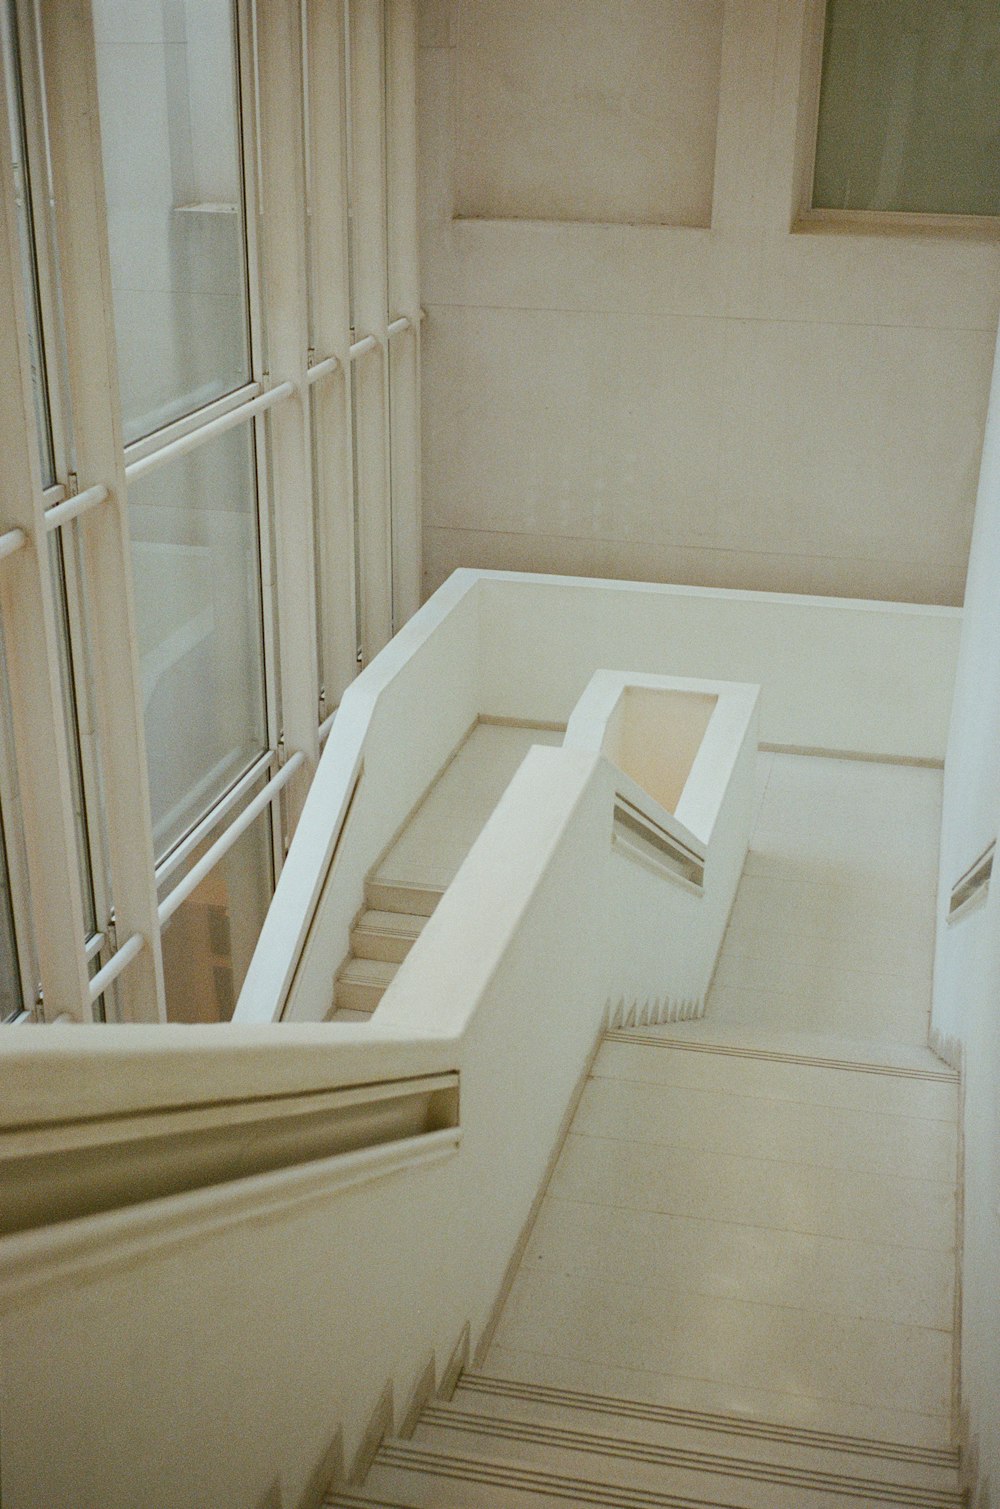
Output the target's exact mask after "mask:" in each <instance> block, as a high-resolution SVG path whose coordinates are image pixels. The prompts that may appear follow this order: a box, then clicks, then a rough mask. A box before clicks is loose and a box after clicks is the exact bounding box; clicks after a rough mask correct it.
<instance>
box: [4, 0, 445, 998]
mask: <svg viewBox="0 0 1000 1509" xmlns="http://www.w3.org/2000/svg"><path fill="white" fill-rule="evenodd" d="M0 7H2V9H0V16H2V19H3V33H2V41H3V59H4V82H5V90H4V95H5V101H6V113H7V127H8V140H9V144H10V145H9V151H8V152H7V154H6V157H7V161H6V165H5V174H4V178H3V182H2V185H0V189H2V193H3V198H4V205H5V211H6V213H7V214H8V217H16V224H17V226H18V230H19V237H20V240H19V257H18V263H19V265H18V267H17V268H16V270H15V269H13V267H12V266H9V265H7V263H4V264H3V267H2V268H0V271H3V272H4V275H5V276H6V278H7V281H6V283H4V284H3V285H2V288H0V292H3V290H6V292H5V293H4V294H3V296H4V297H5V298H6V297H8V296H9V297H10V298H11V299H12V300H13V304H15V305H17V306H18V307H17V309H16V320H14V311H13V306H12V325H11V329H12V331H13V335H12V336H11V339H12V341H13V345H12V346H11V350H14V349H15V348H16V351H17V353H18V356H17V360H16V361H14V362H13V363H7V364H6V366H7V372H6V379H5V380H7V381H8V382H9V383H10V384H11V385H12V386H11V390H10V391H11V393H12V394H14V396H15V397H16V396H17V394H18V393H21V396H22V398H23V399H24V402H22V409H23V410H24V411H25V418H24V424H23V433H21V434H20V435H19V436H18V437H17V438H18V439H19V441H23V446H22V449H21V450H20V451H18V452H17V456H18V464H19V465H20V466H21V471H20V472H17V473H15V471H14V470H11V472H10V475H11V477H12V478H14V479H15V480H14V481H13V482H12V484H11V487H10V489H8V495H9V496H12V497H13V496H17V497H18V498H20V499H22V500H23V499H24V495H25V492H27V493H28V494H29V495H30V494H31V493H32V492H33V493H34V497H33V498H32V497H30V496H29V498H28V501H27V502H26V503H24V506H23V507H22V509H21V512H20V513H19V514H17V515H16V517H15V516H14V515H13V514H12V516H11V518H10V519H9V520H7V521H5V520H4V519H3V518H2V517H0V604H2V617H3V628H4V630H5V632H6V633H7V636H8V641H9V642H14V643H16V644H17V646H18V655H17V657H16V661H17V664H16V666H15V667H13V669H12V675H11V689H10V709H11V720H12V727H13V735H12V736H11V737H8V738H6V739H5V738H4V725H3V690H4V688H3V682H2V679H0V809H2V819H3V832H4V835H5V836H6V839H7V842H6V845H5V847H4V848H0V1019H9V1018H11V1017H14V1016H16V1015H19V1014H22V1015H24V1014H26V1015H34V1016H35V1017H36V1018H40V1017H44V1018H46V1019H49V1020H53V1019H56V1018H70V1019H81V1018H82V1019H92V1018H94V1019H109V1020H114V1019H146V1020H150V1019H161V1020H162V1019H165V1018H167V1019H173V1020H177V1021H184V1022H203V1021H219V1020H226V1019H227V1018H228V1017H229V1016H231V1015H232V1012H233V1009H234V1005H235V1002H236V1000H237V998H238V994H239V990H240V986H241V983H242V979H243V976H244V974H245V972H246V969H247V966H248V964H249V960H250V956H251V954H252V951H253V947H254V944H255V942H256V937H257V934H258V932H259V929H260V926H261V923H262V920H263V916H264V913H265V911H266V908H267V905H268V902H269V899H270V896H271V894H272V891H273V887H274V884H275V882H276V878H277V876H278V874H279V872H280V868H281V863H282V859H283V856H284V852H285V849H286V847H287V844H288V841H289V838H290V835H291V832H292V830H293V828H294V826H295V823H296V821H297V819H298V815H299V812H300V811H301V807H302V802H303V800H304V797H305V794H306V790H307V788H308V782H309V778H310V775H311V771H312V769H313V768H314V766H315V762H316V759H317V758H318V755H319V748H320V740H321V734H322V733H323V732H325V731H326V730H327V729H328V728H329V724H330V718H331V715H332V713H333V712H334V710H335V708H336V705H337V702H338V701H339V697H340V695H341V693H342V691H343V689H344V687H345V686H346V685H347V683H348V682H349V680H350V678H351V676H352V675H353V674H355V673H356V670H357V666H358V646H359V644H360V645H361V646H362V649H363V655H362V659H367V658H370V656H371V655H372V654H374V653H375V652H376V651H377V650H378V649H379V648H380V646H381V645H382V644H383V643H384V642H385V640H386V639H387V638H388V637H389V635H390V634H391V632H392V630H393V627H398V626H399V624H400V623H401V622H402V621H403V618H404V617H405V616H407V615H408V613H409V612H411V611H412V610H413V608H414V607H415V606H416V602H415V600H413V598H412V594H411V597H410V598H408V599H407V601H406V602H405V603H401V602H400V601H395V602H394V600H393V581H394V577H393V554H394V549H395V531H396V520H397V518H399V519H403V518H404V517H405V516H406V515H407V514H408V513H409V514H412V515H413V518H412V519H410V520H408V522H407V527H408V529H409V531H410V537H411V538H413V537H417V536H418V531H419V513H418V501H419V499H418V488H417V454H416V449H415V439H414V435H413V432H412V428H410V429H407V430H406V431H405V433H403V432H401V433H400V435H399V437H397V435H396V421H395V419H394V418H393V416H392V413H391V412H390V403H389V392H390V375H391V378H392V382H393V389H394V404H393V409H394V410H395V394H396V391H397V390H398V393H399V407H400V412H401V413H404V414H405V413H410V412H415V404H416V391H415V384H416V381H417V373H418V370H419V367H418V363H417V362H416V360H415V357H416V349H417V343H418V340H419V310H418V307H417V293H416V286H415V280H414V279H411V280H410V283H409V284H408V285H407V296H406V300H405V303H406V307H405V309H402V308H390V304H389V292H390V290H389V286H388V276H387V272H386V269H387V268H388V267H390V266H391V265H392V261H393V256H394V255H396V256H397V259H398V256H399V249H398V248H397V249H396V251H395V253H394V250H393V247H392V245H391V243H392V240H393V238H394V237H396V238H399V237H404V236H407V237H408V236H411V235H412V236H413V238H414V241H415V229H414V225H413V217H412V216H411V214H410V212H409V209H408V208H406V209H401V210H400V211H399V212H398V214H396V216H395V217H393V215H392V214H391V213H390V212H389V208H388V207H387V204H386V193H387V183H388V184H389V187H388V192H389V194H390V197H391V196H392V193H393V192H394V191H393V189H392V185H391V175H392V173H393V172H394V173H395V175H396V179H397V180H398V182H399V184H400V185H401V187H399V188H398V189H397V190H396V192H397V195H402V196H403V197H404V198H407V199H408V196H409V195H410V194H411V192H412V190H413V185H414V183H415V121H413V120H412V119H411V114H410V113H408V112H407V111H405V110H404V111H403V112H402V113H401V114H399V118H398V120H397V119H396V118H395V117H394V116H393V105H392V95H391V91H388V88H387V69H389V70H390V71H391V69H392V68H393V67H394V66H397V61H398V60H395V54H396V53H397V52H398V53H399V54H400V57H401V58H402V66H403V67H404V68H405V67H411V66H413V57H412V56H411V53H413V51H414V48H415V37H411V38H410V39H409V42H408V43H407V45H406V46H404V47H401V46H400V40H399V39H400V37H403V36H405V35H406V34H407V32H408V31H412V30H413V28H414V27H415V7H414V6H413V5H412V4H411V3H410V0H266V3H264V0H179V3H178V0H149V3H144V4H143V5H141V6H140V5H135V6H122V5H121V4H120V3H117V0H91V5H90V14H89V17H88V16H87V13H86V11H85V10H81V8H80V7H72V8H67V7H65V6H61V5H60V3H59V0H0ZM394 38H395V39H396V40H395V41H394V40H393V39H394ZM411 92H412V80H410V81H409V83H408V84H407V85H406V87H405V88H402V90H401V97H402V98H403V99H407V100H408V99H409V98H410V95H411ZM387 115H388V117H389V119H388V120H387ZM349 120H350V124H351V130H352V133H353V135H352V137H351V139H350V140H349V137H348V122H349ZM95 122H96V123H97V125H98V127H99V129H98V130H94V129H93V127H94V123H95ZM393 133H395V142H396V147H395V158H394V159H387V157H386V141H387V139H392V137H393ZM387 172H388V173H389V179H387ZM349 176H351V177H352V191H351V195H350V198H351V203H352V207H353V208H355V209H356V213H355V216H354V220H353V235H354V240H355V243H356V246H357V253H358V255H357V258H356V261H357V264H358V266H364V267H365V268H375V269H377V270H378V274H377V279H376V281H375V282H372V280H371V279H370V278H368V279H367V281H366V278H365V277H362V278H361V284H362V285H363V289H362V295H361V297H360V299H359V300H358V301H356V303H357V311H356V317H355V319H354V321H353V324H354V328H353V329H352V320H351V293H350V257H349V255H348V245H349V240H350V237H349V230H348V225H349V214H348V199H349V194H348V179H349ZM38 185H41V186H42V187H41V188H40V189H39V188H38V187H37V186H38ZM33 189H34V190H35V192H34V193H33ZM355 201H356V205H355ZM11 223H14V220H13V218H12V220H11ZM359 236H360V241H359V240H358V237H359ZM9 261H10V259H9V256H8V258H7V262H8V263H9ZM403 261H404V263H405V265H407V266H410V267H412V268H415V244H414V245H413V246H411V247H408V248H407V249H406V250H405V253H404V256H403ZM15 271H16V278H15ZM15 282H16V284H17V287H16V289H15ZM401 315H405V318H400V316H401ZM362 326H363V327H364V328H362ZM22 332H23V339H22V334H21V333H22ZM404 332H408V340H409V342H410V345H409V346H408V348H407V350H408V351H412V353H413V357H414V359H413V360H412V361H411V360H410V359H409V357H407V359H406V360H405V361H403V363H402V365H401V366H400V364H399V362H398V361H397V353H396V352H394V353H393V355H392V358H390V344H391V343H392V342H398V341H399V339H400V337H401V336H402V335H403V334H404ZM15 337H16V339H15ZM18 342H21V344H18ZM402 349H403V348H402V347H401V346H400V347H398V351H399V352H401V351H402ZM390 359H391V360H392V367H391V372H390ZM397 366H398V367H399V373H398V375H397ZM26 377H27V378H28V379H29V381H28V382H27V383H25V378H26ZM18 384H23V393H22V390H21V388H20V387H17V389H16V392H15V385H18ZM408 384H409V385H411V386H412V387H413V392H412V393H408V390H407V385H408ZM352 393H353V394H354V395H356V399H357V403H356V406H355V404H354V403H352ZM29 394H30V403H31V408H32V410H33V412H32V413H31V418H30V425H29V422H28V419H27V408H26V405H27V397H28V395H29ZM7 408H8V409H10V410H11V412H13V409H11V406H10V405H8V406H7ZM14 409H16V404H15V405H14ZM393 447H395V450H394V451H393V450H392V448H393ZM408 448H409V450H408ZM391 453H392V455H393V461H392V465H391V467H390V464H389V457H390V454H391ZM407 456H408V458H409V459H408V464H409V471H408V472H407V470H406V467H407ZM25 458H27V459H25ZM32 458H33V459H32ZM29 463H30V464H29ZM29 472H33V475H34V476H35V478H36V480H35V482H34V483H28V484H27V485H26V484H25V481H24V479H25V478H27V477H28V474H29ZM355 473H357V475H358V477H359V478H360V479H361V480H360V482H359V485H358V486H357V487H356V486H355V481H354V477H355ZM5 475H6V473H5ZM393 487H395V488H396V489H397V490H398V492H399V494H400V499H401V501H400V502H399V503H396V502H395V501H394V500H393V499H392V497H391V496H390V493H391V489H392V488H393ZM8 525H11V526H16V527H7V526H8ZM35 532H37V533H38V534H39V536H40V537H41V536H44V537H46V538H44V539H42V540H41V544H42V549H41V550H40V551H39V552H38V554H37V556H33V557H30V559H31V560H32V562H33V564H32V568H31V570H28V569H27V567H26V563H27V562H28V561H29V555H28V553H27V552H26V551H24V550H23V546H24V545H25V544H26V543H28V542H29V540H30V537H31V535H32V533H35ZM7 557H9V558H10V561H11V563H12V564H11V565H10V566H8V565H7ZM15 561H16V562H17V563H18V564H17V565H16V566H14V565H13V562H15ZM34 563H37V565H36V564H34ZM404 570H405V571H406V572H408V573H409V575H410V576H411V577H412V576H413V575H414V573H416V579H417V580H419V560H416V561H409V560H407V561H406V562H405V565H404ZM5 571H6V572H7V575H6V576H5V575H4V573H5ZM32 594H34V597H33V596H32ZM397 597H398V594H397ZM39 604H40V605H41V609H39V606H38V605H39ZM39 621H41V622H42V626H43V628H44V634H42V632H41V630H39V631H38V634H40V635H41V638H39V639H38V643H37V644H36V646H35V650H34V651H33V653H32V654H28V652H27V650H26V649H24V648H22V645H26V644H27V641H26V640H24V639H23V636H22V635H21V634H18V637H17V639H16V641H11V640H10V635H11V634H14V633H17V631H18V629H19V627H20V628H22V629H23V628H24V626H25V625H27V624H28V623H29V622H30V623H34V624H37V623H38V622H39ZM36 638H37V635H36ZM39 647H41V648H43V649H44V655H42V656H41V659H42V660H44V662H45V663H44V665H42V666H40V667H39V674H38V676H37V677H36V678H35V679H34V680H30V684H29V679H30V678H29V679H26V676H25V674H23V673H24V670H25V667H26V666H29V667H30V665H31V664H37V663H38V662H39V659H40V656H39ZM15 672H16V674H15ZM46 720H47V721H46ZM41 727H50V728H51V727H55V728H56V729H57V737H56V738H55V739H54V741H52V742H53V751H54V752H53V753H52V756H51V759H50V760H49V764H48V767H47V768H48V777H47V778H46V779H44V780H43V779H40V778H39V775H38V772H36V771H35V769H34V762H33V760H32V758H31V753H30V751H31V747H32V746H31V742H30V738H31V736H32V731H33V730H35V729H37V728H41ZM5 751H6V752H5ZM54 824H55V828H54V826H53V825H54ZM56 829H57V830H58V834H60V835H61V839H60V842H61V843H62V848H61V849H60V848H59V845H58V844H57V845H56V848H55V850H54V851H53V853H54V854H55V857H56V860H57V861H59V862H57V863H55V864H53V863H52V858H53V855H52V854H51V853H45V854H42V852H41V849H42V847H44V845H43V843H42V840H41V838H40V836H39V835H40V834H42V833H48V834H52V833H53V831H55V830H56ZM50 847H51V845H50ZM22 853H23V854H24V855H25V856H26V859H25V861H24V863H23V864H22V863H21V861H20V859H19V857H18V856H19V855H21V854H22ZM60 855H61V860H60ZM22 869H23V870H24V872H25V873H24V875H21V873H20V871H21V870H22ZM8 870H9V871H10V874H9V880H8V873H7V872H8ZM29 872H30V874H29ZM40 879H41V880H42V881H44V883H40ZM67 898H69V899H71V900H72V906H71V908H70V911H71V913H72V921H71V923H70V922H65V923H63V924H60V926H61V928H62V931H61V933H60V937H59V942H58V947H57V946H56V941H55V939H54V938H53V937H52V936H50V933H51V932H52V922H53V918H55V917H56V916H59V917H64V916H65V915H66V914H65V908H64V907H63V906H62V903H63V902H64V901H65V900H67ZM19 919H20V920H19ZM56 931H59V929H56ZM35 939H38V942H39V947H38V948H37V955H38V958H37V962H36V957H35V955H36V950H35V946H34V940H35ZM43 943H44V946H42V944H43ZM36 981H37V984H38V985H39V986H40V987H41V988H40V989H37V990H36V988H35V986H36ZM23 1008H27V1011H26V1012H24V1013H23V1012H22V1009H23Z"/></svg>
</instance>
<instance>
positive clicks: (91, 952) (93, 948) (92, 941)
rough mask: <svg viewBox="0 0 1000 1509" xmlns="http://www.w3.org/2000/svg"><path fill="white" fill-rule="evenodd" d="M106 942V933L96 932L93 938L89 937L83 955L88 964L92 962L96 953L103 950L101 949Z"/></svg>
mask: <svg viewBox="0 0 1000 1509" xmlns="http://www.w3.org/2000/svg"><path fill="white" fill-rule="evenodd" d="M104 943H105V935H104V933H95V934H94V936H93V937H92V938H88V939H87V941H86V943H85V944H84V945H83V957H84V958H85V959H86V961H87V963H88V964H89V963H90V961H91V959H93V958H94V957H95V955H97V954H99V953H100V952H101V949H102V948H103V947H104Z"/></svg>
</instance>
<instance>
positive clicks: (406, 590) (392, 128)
mask: <svg viewBox="0 0 1000 1509" xmlns="http://www.w3.org/2000/svg"><path fill="white" fill-rule="evenodd" d="M386 196H387V216H386V219H387V224H388V229H387V236H388V264H389V265H388V284H389V316H390V318H395V317H396V316H398V315H405V316H407V317H408V319H409V321H410V323H409V327H408V329H406V330H405V331H403V332H402V333H401V334H400V335H398V336H397V337H396V338H395V339H394V340H393V341H392V343H391V345H390V347H389V352H388V357H387V361H388V365H389V384H390V405H389V424H390V447H389V449H390V461H391V494H392V595H393V623H394V626H395V627H396V628H397V629H398V628H400V627H401V626H402V625H403V624H404V623H405V622H406V620H407V619H408V618H410V617H411V616H412V615H413V614H414V613H415V612H416V611H417V609H418V608H419V606H420V597H421V589H422V569H421V562H422V539H421V499H420V465H421V463H420V273H419V267H418V258H417V243H418V224H417V5H416V0H386Z"/></svg>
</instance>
